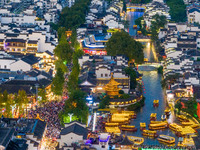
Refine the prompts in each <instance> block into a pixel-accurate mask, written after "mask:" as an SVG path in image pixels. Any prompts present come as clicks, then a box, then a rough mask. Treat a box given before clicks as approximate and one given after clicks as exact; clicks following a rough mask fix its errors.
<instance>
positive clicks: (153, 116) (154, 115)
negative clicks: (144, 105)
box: [150, 113, 157, 121]
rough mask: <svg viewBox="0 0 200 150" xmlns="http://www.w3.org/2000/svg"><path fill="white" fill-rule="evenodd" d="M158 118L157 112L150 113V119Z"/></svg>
mask: <svg viewBox="0 0 200 150" xmlns="http://www.w3.org/2000/svg"><path fill="white" fill-rule="evenodd" d="M156 119H157V114H156V113H151V115H150V120H151V121H155V120H156Z"/></svg>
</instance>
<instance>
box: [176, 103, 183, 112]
mask: <svg viewBox="0 0 200 150" xmlns="http://www.w3.org/2000/svg"><path fill="white" fill-rule="evenodd" d="M175 108H176V109H178V114H180V110H181V108H182V104H181V102H179V101H178V102H177V103H176V104H175Z"/></svg>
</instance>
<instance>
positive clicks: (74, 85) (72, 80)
mask: <svg viewBox="0 0 200 150" xmlns="http://www.w3.org/2000/svg"><path fill="white" fill-rule="evenodd" d="M82 55H83V51H82V50H76V51H75V52H74V53H73V67H72V72H71V73H70V76H69V81H68V83H67V86H68V91H69V93H71V92H73V91H75V90H77V89H78V76H79V73H80V66H79V63H78V58H79V57H81V56H82Z"/></svg>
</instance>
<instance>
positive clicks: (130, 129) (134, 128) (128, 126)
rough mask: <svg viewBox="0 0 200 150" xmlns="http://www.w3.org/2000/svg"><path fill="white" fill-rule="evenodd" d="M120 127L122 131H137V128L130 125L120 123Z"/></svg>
mask: <svg viewBox="0 0 200 150" xmlns="http://www.w3.org/2000/svg"><path fill="white" fill-rule="evenodd" d="M120 129H121V130H122V131H133V132H135V131H137V128H136V127H135V126H131V125H122V126H121V127H120Z"/></svg>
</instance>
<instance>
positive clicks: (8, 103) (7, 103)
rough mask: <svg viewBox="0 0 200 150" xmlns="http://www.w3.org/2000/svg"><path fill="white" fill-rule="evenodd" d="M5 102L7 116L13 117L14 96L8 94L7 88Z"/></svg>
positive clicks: (4, 95) (4, 96)
mask: <svg viewBox="0 0 200 150" xmlns="http://www.w3.org/2000/svg"><path fill="white" fill-rule="evenodd" d="M2 98H3V103H4V104H5V112H4V114H5V116H6V117H8V118H9V117H12V107H11V106H12V98H11V97H10V95H8V92H7V91H6V90H5V91H4V92H3V97H2Z"/></svg>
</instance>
